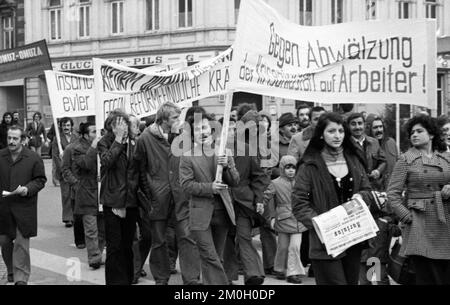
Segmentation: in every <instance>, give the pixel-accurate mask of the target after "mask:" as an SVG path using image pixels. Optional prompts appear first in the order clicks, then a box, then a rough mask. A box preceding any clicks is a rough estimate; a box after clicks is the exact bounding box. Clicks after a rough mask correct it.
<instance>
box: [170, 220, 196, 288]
mask: <svg viewBox="0 0 450 305" xmlns="http://www.w3.org/2000/svg"><path fill="white" fill-rule="evenodd" d="M175 230H176V237H177V244H178V251H179V254H180V255H179V258H180V269H181V277H182V279H183V283H184V284H185V285H196V284H198V283H199V282H200V267H201V261H200V253H199V252H198V248H197V243H196V242H195V241H194V239H193V238H192V236H191V232H190V231H189V218H186V219H183V220H180V221H178V222H177V225H176V227H175Z"/></svg>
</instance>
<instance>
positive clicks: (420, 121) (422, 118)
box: [405, 114, 447, 152]
mask: <svg viewBox="0 0 450 305" xmlns="http://www.w3.org/2000/svg"><path fill="white" fill-rule="evenodd" d="M416 125H421V126H422V127H423V128H425V129H426V130H427V131H428V133H429V134H430V135H432V136H434V137H433V140H432V148H433V150H436V151H439V152H443V151H446V150H447V146H446V145H445V142H444V141H443V140H442V137H441V131H440V128H439V127H438V121H437V119H435V118H432V117H430V116H428V115H423V114H419V115H416V116H414V117H412V118H411V119H409V121H408V122H406V125H405V130H406V132H407V133H408V136H409V138H411V133H412V129H413V127H414V126H416Z"/></svg>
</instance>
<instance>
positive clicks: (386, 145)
mask: <svg viewBox="0 0 450 305" xmlns="http://www.w3.org/2000/svg"><path fill="white" fill-rule="evenodd" d="M367 128H368V133H369V136H371V137H373V138H375V139H377V140H378V143H379V144H380V147H381V150H382V151H383V152H384V153H385V156H386V170H385V172H384V174H383V186H384V189H386V188H387V186H388V183H389V178H390V177H391V173H392V171H393V170H394V166H395V163H396V162H397V158H398V150H397V144H396V143H395V140H394V139H393V138H391V137H388V136H387V134H386V133H385V128H384V121H383V119H382V118H381V117H378V116H376V117H375V118H373V119H372V120H371V121H370V122H369V123H368V125H367Z"/></svg>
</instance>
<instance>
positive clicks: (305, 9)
mask: <svg viewBox="0 0 450 305" xmlns="http://www.w3.org/2000/svg"><path fill="white" fill-rule="evenodd" d="M300 24H301V25H312V0H300Z"/></svg>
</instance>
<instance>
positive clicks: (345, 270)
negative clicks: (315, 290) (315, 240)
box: [311, 246, 361, 285]
mask: <svg viewBox="0 0 450 305" xmlns="http://www.w3.org/2000/svg"><path fill="white" fill-rule="evenodd" d="M345 252H346V255H345V256H344V257H343V258H341V259H334V260H317V259H312V260H311V261H312V268H313V270H314V276H315V278H316V284H317V285H358V278H359V267H360V261H361V248H360V247H359V246H357V247H351V248H350V249H348V250H347V251H345Z"/></svg>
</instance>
